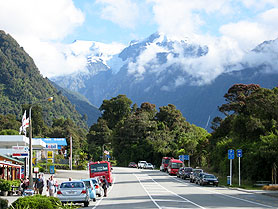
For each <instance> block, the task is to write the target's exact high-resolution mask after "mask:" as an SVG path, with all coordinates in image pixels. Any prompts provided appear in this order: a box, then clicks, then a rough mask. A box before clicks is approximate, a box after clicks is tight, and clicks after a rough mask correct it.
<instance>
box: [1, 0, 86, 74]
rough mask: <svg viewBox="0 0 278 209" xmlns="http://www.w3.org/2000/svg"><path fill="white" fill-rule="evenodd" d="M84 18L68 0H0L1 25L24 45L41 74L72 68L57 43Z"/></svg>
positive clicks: (62, 71)
mask: <svg viewBox="0 0 278 209" xmlns="http://www.w3.org/2000/svg"><path fill="white" fill-rule="evenodd" d="M83 21H84V14H83V13H82V12H81V11H80V10H79V9H77V8H76V7H75V6H74V4H73V2H72V1H71V0H59V1H56V0H48V1H44V0H24V1H18V0H9V1H0V28H1V29H2V30H4V31H5V32H7V33H9V34H11V35H12V36H13V37H14V38H15V39H16V40H17V42H18V43H19V44H20V45H21V46H23V47H24V49H25V50H26V51H27V53H28V54H29V55H30V56H31V57H32V58H33V59H34V61H35V63H36V65H37V66H38V68H39V70H40V71H41V73H42V74H43V75H44V76H53V75H57V74H62V73H69V72H72V71H73V67H72V62H71V60H68V59H66V58H65V57H64V52H63V51H62V48H61V45H60V44H58V43H59V42H60V41H61V40H62V39H63V38H65V37H66V36H67V35H69V34H70V33H72V32H73V30H74V29H75V28H76V27H77V26H80V25H81V24H82V23H83ZM77 63H78V62H77ZM77 65H78V64H77Z"/></svg>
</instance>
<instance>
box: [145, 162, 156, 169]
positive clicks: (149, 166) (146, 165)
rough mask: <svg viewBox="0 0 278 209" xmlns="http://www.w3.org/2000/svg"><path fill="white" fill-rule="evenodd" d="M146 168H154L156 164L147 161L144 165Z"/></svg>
mask: <svg viewBox="0 0 278 209" xmlns="http://www.w3.org/2000/svg"><path fill="white" fill-rule="evenodd" d="M143 168H144V169H152V170H153V169H154V166H153V164H151V163H145V165H144V167H143Z"/></svg>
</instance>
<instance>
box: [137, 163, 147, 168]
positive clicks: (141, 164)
mask: <svg viewBox="0 0 278 209" xmlns="http://www.w3.org/2000/svg"><path fill="white" fill-rule="evenodd" d="M145 164H147V161H139V162H138V169H139V168H144V166H145Z"/></svg>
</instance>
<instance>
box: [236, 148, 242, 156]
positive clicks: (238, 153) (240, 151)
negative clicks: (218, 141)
mask: <svg viewBox="0 0 278 209" xmlns="http://www.w3.org/2000/svg"><path fill="white" fill-rule="evenodd" d="M236 154H237V157H242V149H237V150H236Z"/></svg>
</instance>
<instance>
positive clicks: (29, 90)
mask: <svg viewBox="0 0 278 209" xmlns="http://www.w3.org/2000/svg"><path fill="white" fill-rule="evenodd" d="M50 96H52V97H54V100H53V102H52V103H43V104H41V107H42V114H43V119H44V120H45V122H46V123H47V124H49V125H50V124H51V122H52V119H53V118H59V117H63V118H65V119H66V118H70V119H71V120H73V121H74V123H76V124H77V125H78V126H80V127H83V128H86V123H85V121H84V120H82V116H81V115H80V114H79V113H78V112H77V111H76V109H75V108H74V106H73V105H72V104H71V103H70V102H69V100H68V99H67V98H66V97H64V96H63V95H62V94H61V93H59V92H58V90H57V89H56V88H54V87H53V85H52V84H51V82H50V81H49V80H48V79H47V78H43V76H42V75H41V74H40V72H39V70H38V69H37V67H36V65H35V63H34V61H33V60H32V58H31V57H30V56H29V55H28V54H27V53H26V52H25V51H24V49H23V48H22V47H20V45H19V44H18V43H17V42H16V41H15V40H14V39H13V38H12V37H11V36H10V35H9V34H6V33H5V32H4V31H0V113H1V114H4V115H6V114H13V115H15V116H16V118H17V119H20V118H21V117H22V112H23V109H22V105H27V104H35V103H37V102H40V101H42V100H44V99H45V98H47V97H50Z"/></svg>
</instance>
